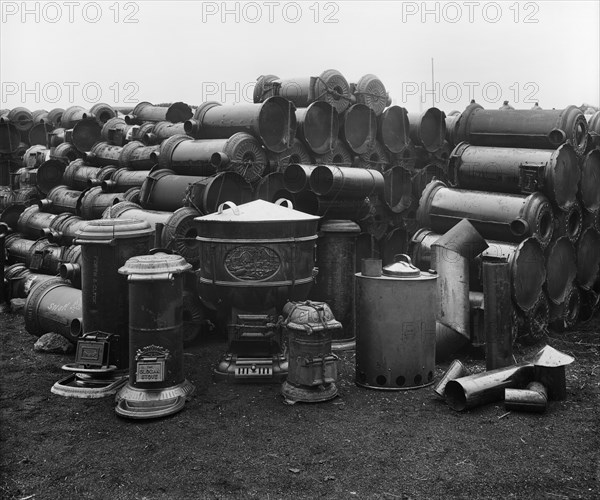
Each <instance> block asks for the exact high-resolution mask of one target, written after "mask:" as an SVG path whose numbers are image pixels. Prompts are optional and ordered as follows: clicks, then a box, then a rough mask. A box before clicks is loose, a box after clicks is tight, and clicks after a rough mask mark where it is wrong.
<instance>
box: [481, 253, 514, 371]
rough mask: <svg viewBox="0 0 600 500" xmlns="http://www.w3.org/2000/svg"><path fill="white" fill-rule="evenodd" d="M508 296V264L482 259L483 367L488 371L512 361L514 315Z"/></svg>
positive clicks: (509, 294) (507, 364) (509, 290)
mask: <svg viewBox="0 0 600 500" xmlns="http://www.w3.org/2000/svg"><path fill="white" fill-rule="evenodd" d="M510 297H511V287H510V264H509V263H508V262H506V261H501V260H499V261H498V260H491V259H484V260H483V303H484V305H483V310H484V326H485V368H486V370H488V371H489V370H495V369H496V368H503V367H505V366H509V365H511V364H512V363H513V351H512V346H513V342H514V339H513V332H514V327H513V323H514V322H515V319H513V316H514V311H513V305H512V302H511V300H510Z"/></svg>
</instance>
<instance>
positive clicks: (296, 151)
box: [265, 137, 312, 173]
mask: <svg viewBox="0 0 600 500" xmlns="http://www.w3.org/2000/svg"><path fill="white" fill-rule="evenodd" d="M267 162H268V169H266V170H265V172H266V171H269V172H271V173H273V172H281V171H282V170H283V169H284V168H285V167H287V166H288V165H292V164H294V163H300V164H303V165H306V164H309V163H311V162H312V158H311V156H310V152H309V151H308V149H307V148H306V146H305V145H304V144H303V143H302V141H301V140H300V139H298V138H297V137H296V138H295V139H294V142H293V143H292V147H291V148H289V149H286V150H285V151H282V152H281V153H273V152H272V151H267Z"/></svg>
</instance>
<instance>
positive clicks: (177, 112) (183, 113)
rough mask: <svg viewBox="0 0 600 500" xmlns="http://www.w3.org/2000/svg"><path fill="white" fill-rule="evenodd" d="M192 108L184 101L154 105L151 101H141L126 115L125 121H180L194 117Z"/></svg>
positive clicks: (132, 122)
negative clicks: (166, 104) (168, 104)
mask: <svg viewBox="0 0 600 500" xmlns="http://www.w3.org/2000/svg"><path fill="white" fill-rule="evenodd" d="M192 115H193V113H192V108H190V106H189V105H187V104H185V103H184V102H175V103H173V104H171V105H170V106H154V105H153V104H151V103H149V102H145V101H144V102H140V103H139V104H138V105H137V106H136V107H135V108H133V111H132V112H131V114H129V115H126V116H125V122H126V123H127V124H129V125H132V124H140V123H142V122H163V121H168V122H171V123H180V122H185V121H186V120H189V119H190V118H191V117H192Z"/></svg>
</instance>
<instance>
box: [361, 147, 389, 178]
mask: <svg viewBox="0 0 600 500" xmlns="http://www.w3.org/2000/svg"><path fill="white" fill-rule="evenodd" d="M355 166H356V167H359V168H372V169H374V170H379V171H380V172H385V171H386V170H388V169H389V168H390V158H389V155H388V154H387V152H386V151H385V148H384V147H383V145H382V144H381V143H380V142H379V141H375V142H374V143H373V146H372V147H371V149H369V150H368V151H367V152H366V153H363V154H361V155H360V156H359V157H358V161H357V162H356V165H355Z"/></svg>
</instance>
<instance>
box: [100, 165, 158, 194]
mask: <svg viewBox="0 0 600 500" xmlns="http://www.w3.org/2000/svg"><path fill="white" fill-rule="evenodd" d="M149 173H150V171H149V170H128V169H126V168H118V169H117V170H115V171H114V172H113V173H112V175H111V176H110V179H107V180H105V181H102V184H101V187H102V190H103V191H105V192H107V193H108V192H110V193H124V192H125V191H127V190H128V189H131V188H132V187H141V186H142V184H144V181H145V180H146V177H148V174H149Z"/></svg>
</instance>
